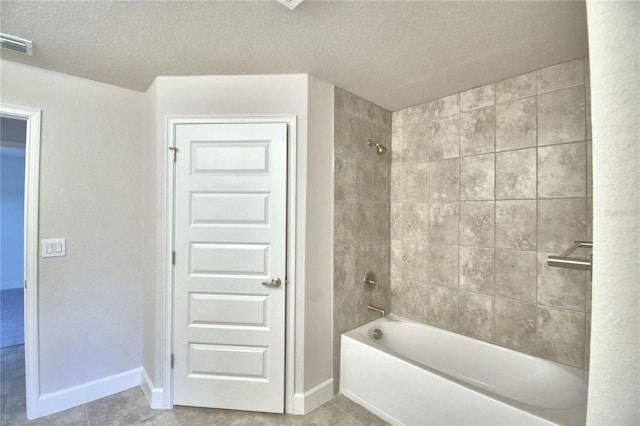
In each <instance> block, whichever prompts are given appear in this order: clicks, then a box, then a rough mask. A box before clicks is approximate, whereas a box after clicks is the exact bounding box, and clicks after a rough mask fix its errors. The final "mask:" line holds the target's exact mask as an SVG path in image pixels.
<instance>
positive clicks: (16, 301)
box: [0, 116, 27, 351]
mask: <svg viewBox="0 0 640 426" xmlns="http://www.w3.org/2000/svg"><path fill="white" fill-rule="evenodd" d="M26 142H27V122H26V120H23V119H18V118H12V117H4V116H3V117H0V305H1V306H0V349H6V348H10V347H12V346H21V345H24V177H25V176H24V162H25V150H26ZM21 350H22V351H24V349H23V348H22V349H21Z"/></svg>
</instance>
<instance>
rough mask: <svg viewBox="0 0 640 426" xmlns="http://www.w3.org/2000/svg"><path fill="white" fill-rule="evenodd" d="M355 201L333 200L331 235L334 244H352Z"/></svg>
mask: <svg viewBox="0 0 640 426" xmlns="http://www.w3.org/2000/svg"><path fill="white" fill-rule="evenodd" d="M355 213H356V203H355V201H340V200H337V201H335V202H334V207H333V214H334V217H333V235H334V243H335V244H342V245H345V244H353V242H354V230H355Z"/></svg>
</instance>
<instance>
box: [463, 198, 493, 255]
mask: <svg viewBox="0 0 640 426" xmlns="http://www.w3.org/2000/svg"><path fill="white" fill-rule="evenodd" d="M494 208H495V203H494V202H493V201H464V202H461V203H460V244H464V245H470V246H482V247H493V246H494V234H495V232H494V228H495V225H494V224H495V218H494Z"/></svg>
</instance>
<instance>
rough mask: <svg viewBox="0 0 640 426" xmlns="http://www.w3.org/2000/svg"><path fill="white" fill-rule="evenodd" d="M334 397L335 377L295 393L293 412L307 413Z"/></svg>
mask: <svg viewBox="0 0 640 426" xmlns="http://www.w3.org/2000/svg"><path fill="white" fill-rule="evenodd" d="M331 398H333V378H330V379H327V380H325V381H324V382H322V383H320V384H319V385H317V386H314V387H312V388H311V389H309V390H308V391H306V392H305V393H296V394H295V395H293V414H307V413H310V412H311V411H313V410H315V409H316V408H318V407H319V406H321V405H322V404H324V403H325V402H327V401H329V400H330V399H331Z"/></svg>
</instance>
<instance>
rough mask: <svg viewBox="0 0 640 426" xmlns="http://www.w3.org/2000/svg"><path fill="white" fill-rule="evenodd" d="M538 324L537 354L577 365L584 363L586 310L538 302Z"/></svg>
mask: <svg viewBox="0 0 640 426" xmlns="http://www.w3.org/2000/svg"><path fill="white" fill-rule="evenodd" d="M536 328H537V330H536V355H538V356H541V357H543V358H547V359H551V360H553V361H557V362H562V363H564V364H569V365H572V366H574V367H578V368H582V367H583V365H584V339H585V314H584V313H583V312H575V311H570V310H567V309H559V308H552V307H547V306H538V315H537V324H536Z"/></svg>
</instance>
